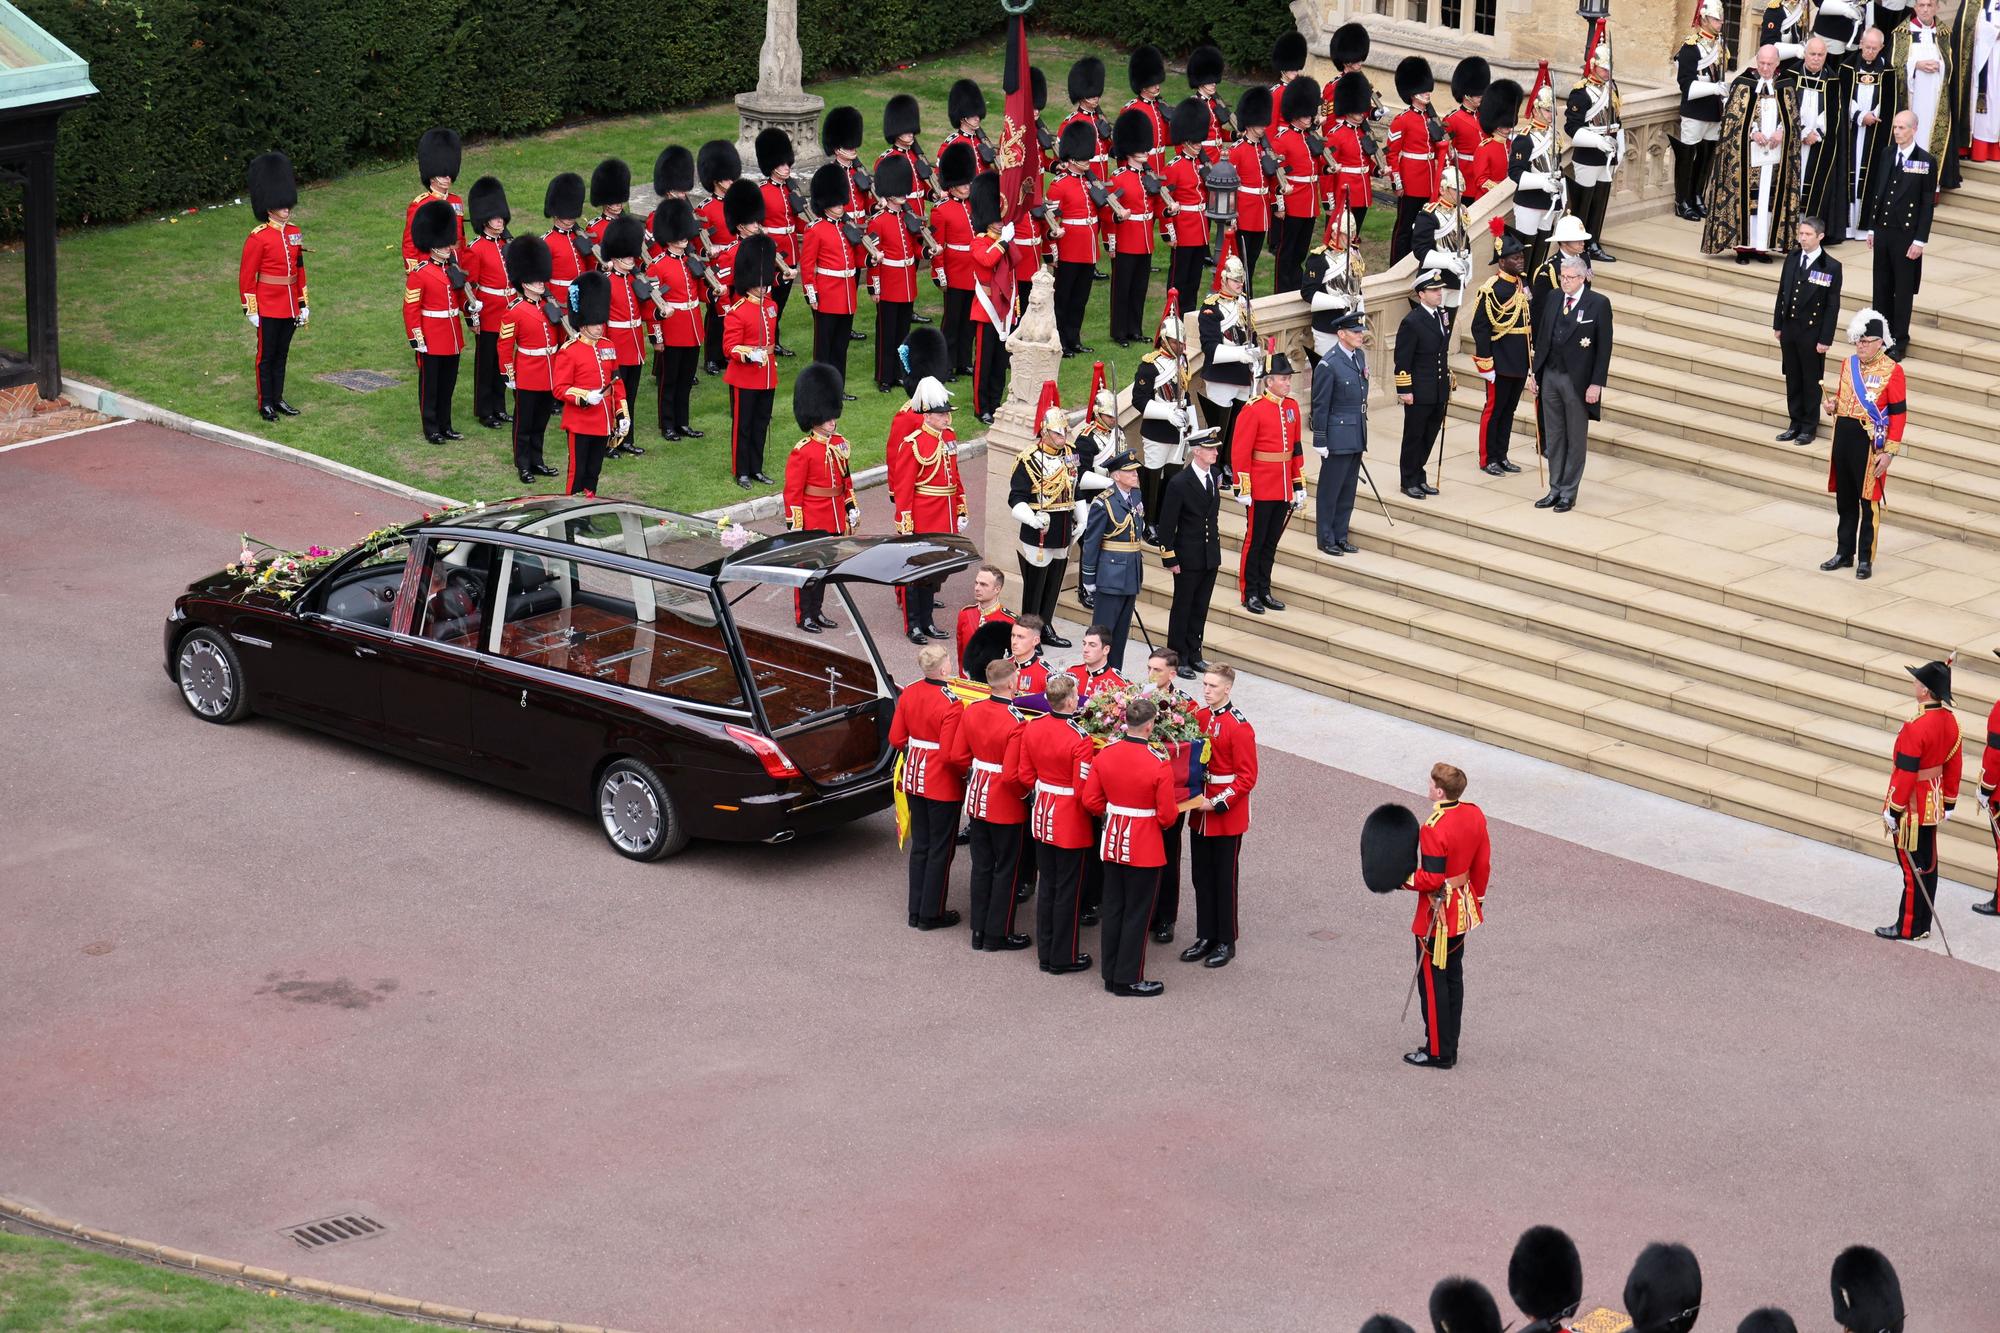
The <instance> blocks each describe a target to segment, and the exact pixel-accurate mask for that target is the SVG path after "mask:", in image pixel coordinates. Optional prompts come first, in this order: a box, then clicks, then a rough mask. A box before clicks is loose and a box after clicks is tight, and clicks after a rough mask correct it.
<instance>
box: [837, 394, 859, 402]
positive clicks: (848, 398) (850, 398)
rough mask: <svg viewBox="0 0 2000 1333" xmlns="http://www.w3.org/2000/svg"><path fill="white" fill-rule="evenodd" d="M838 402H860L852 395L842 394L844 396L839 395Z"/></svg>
mask: <svg viewBox="0 0 2000 1333" xmlns="http://www.w3.org/2000/svg"><path fill="white" fill-rule="evenodd" d="M840 401H842V402H843V403H858V402H860V401H861V400H860V399H859V398H856V397H855V396H854V395H853V394H851V393H844V394H842V395H840Z"/></svg>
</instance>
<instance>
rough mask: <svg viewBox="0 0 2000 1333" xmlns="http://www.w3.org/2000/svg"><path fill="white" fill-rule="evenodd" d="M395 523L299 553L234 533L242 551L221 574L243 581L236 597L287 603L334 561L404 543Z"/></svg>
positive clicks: (432, 515)
mask: <svg viewBox="0 0 2000 1333" xmlns="http://www.w3.org/2000/svg"><path fill="white" fill-rule="evenodd" d="M484 508H486V506H485V504H484V503H481V504H469V505H454V506H452V507H450V508H447V509H439V510H436V511H429V510H427V511H425V513H424V515H423V517H422V518H421V519H420V520H418V521H419V522H424V523H429V522H433V521H435V520H438V519H452V518H458V517H460V516H462V515H465V514H475V513H478V512H479V511H480V510H482V509H484ZM405 526H406V525H403V524H398V525H397V526H395V527H392V528H377V529H375V531H373V532H371V533H369V534H368V535H367V536H366V537H363V538H362V539H361V540H360V541H358V542H353V543H351V544H349V545H347V546H336V547H333V548H331V549H329V548H327V547H324V546H308V547H306V549H305V550H303V551H293V550H289V549H287V548H285V547H282V546H274V545H272V544H271V543H270V542H267V541H264V540H262V539H260V538H257V537H253V536H251V535H250V534H249V533H247V532H245V533H240V534H238V535H239V536H240V537H241V539H242V543H243V549H242V550H241V551H239V552H237V555H236V560H235V562H234V563H233V564H228V565H224V566H223V568H222V572H223V573H225V574H229V575H232V576H234V577H236V578H242V579H247V580H248V582H247V583H245V584H244V586H243V589H242V591H241V592H240V593H239V594H238V597H239V598H240V597H242V596H244V595H247V594H249V593H253V592H267V593H273V594H275V595H276V596H277V598H278V600H279V601H281V602H289V601H291V600H292V598H294V597H296V596H297V595H298V594H299V593H300V592H302V591H303V590H304V589H305V586H306V585H307V584H308V583H311V582H312V581H313V580H314V579H315V578H317V577H319V574H320V572H321V571H322V570H324V569H326V567H327V566H329V565H331V564H332V563H333V562H334V561H336V560H341V559H344V558H346V557H347V556H349V555H352V554H353V553H355V552H356V551H360V552H362V553H363V555H364V556H368V555H373V554H375V553H376V552H377V551H380V550H382V549H383V548H384V547H387V546H392V545H394V544H395V543H397V542H399V541H402V540H404V537H403V529H404V527H405Z"/></svg>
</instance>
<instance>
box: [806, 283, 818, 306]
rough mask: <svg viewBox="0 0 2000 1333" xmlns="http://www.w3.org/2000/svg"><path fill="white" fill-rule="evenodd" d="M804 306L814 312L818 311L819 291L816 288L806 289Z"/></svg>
mask: <svg viewBox="0 0 2000 1333" xmlns="http://www.w3.org/2000/svg"><path fill="white" fill-rule="evenodd" d="M806 304H807V305H809V306H811V307H812V308H813V309H815V310H817V309H819V289H818V288H817V287H808V288H806Z"/></svg>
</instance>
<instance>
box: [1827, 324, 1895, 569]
mask: <svg viewBox="0 0 2000 1333" xmlns="http://www.w3.org/2000/svg"><path fill="white" fill-rule="evenodd" d="M1847 336H1848V337H1849V338H1850V339H1852V340H1853V342H1854V354H1853V355H1852V356H1850V357H1848V358H1846V359H1845V360H1843V361H1842V362H1841V363H1840V370H1839V372H1838V373H1837V375H1836V377H1835V383H1834V386H1833V392H1832V393H1831V394H1830V395H1828V397H1827V400H1826V403H1825V407H1826V413H1827V415H1828V416H1830V417H1832V418H1833V454H1832V457H1831V459H1830V460H1829V461H1828V464H1827V476H1826V488H1827V489H1828V490H1830V491H1832V492H1833V493H1834V504H1835V506H1836V508H1837V511H1838V514H1839V524H1840V526H1839V528H1838V530H1837V532H1836V534H1835V543H1836V544H1835V547H1834V552H1833V556H1832V558H1830V559H1828V560H1827V561H1826V562H1825V563H1823V564H1822V565H1820V568H1821V569H1824V570H1828V571H1831V570H1836V569H1844V568H1846V567H1847V566H1848V565H1853V566H1854V577H1856V578H1858V579H1865V578H1869V577H1872V576H1873V575H1874V573H1875V543H1876V540H1877V539H1878V538H1879V536H1880V527H1879V524H1878V523H1877V511H1878V510H1879V509H1880V508H1881V504H1882V500H1883V498H1884V495H1883V493H1884V491H1885V490H1886V488H1887V486H1888V484H1889V460H1890V459H1892V458H1894V457H1895V456H1896V454H1897V453H1898V452H1900V451H1901V449H1902V447H1903V426H1904V423H1905V422H1906V421H1907V420H1908V415H1907V412H1906V411H1905V406H1904V401H1903V368H1902V367H1901V366H1899V365H1897V364H1896V362H1895V361H1894V359H1892V358H1891V356H1890V355H1889V354H1890V353H1891V352H1892V351H1894V350H1895V343H1896V340H1895V336H1894V335H1893V334H1891V333H1890V332H1889V321H1888V320H1887V319H1885V318H1884V317H1883V316H1882V315H1881V314H1879V313H1877V312H1876V311H1873V310H1863V311H1862V312H1861V313H1860V314H1858V315H1856V316H1855V317H1854V322H1853V323H1852V324H1849V325H1848V326H1847Z"/></svg>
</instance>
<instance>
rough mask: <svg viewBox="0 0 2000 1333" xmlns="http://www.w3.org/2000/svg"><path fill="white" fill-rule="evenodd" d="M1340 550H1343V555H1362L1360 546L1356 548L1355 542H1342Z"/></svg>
mask: <svg viewBox="0 0 2000 1333" xmlns="http://www.w3.org/2000/svg"><path fill="white" fill-rule="evenodd" d="M1340 550H1341V553H1342V554H1344V555H1360V554H1361V548H1360V547H1359V546H1356V545H1355V544H1354V543H1353V542H1342V543H1341V544H1340Z"/></svg>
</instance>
